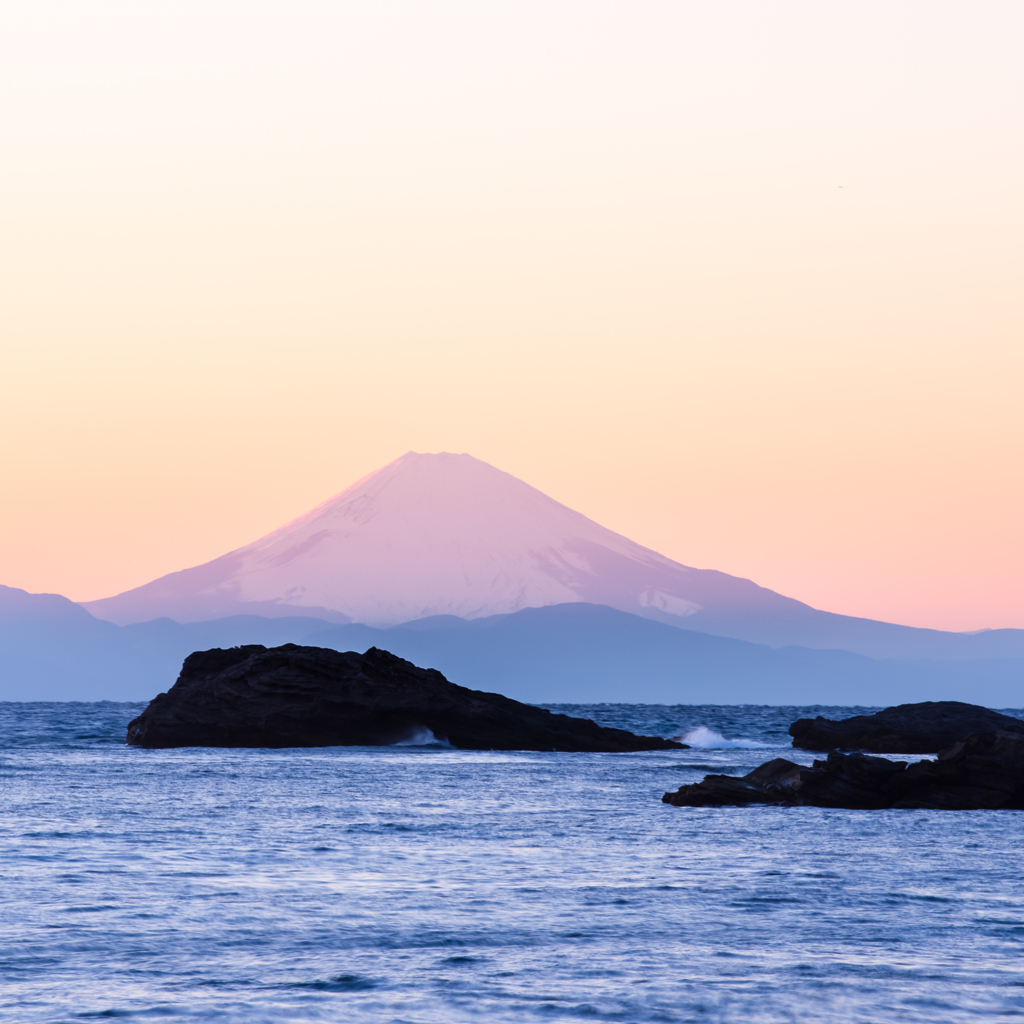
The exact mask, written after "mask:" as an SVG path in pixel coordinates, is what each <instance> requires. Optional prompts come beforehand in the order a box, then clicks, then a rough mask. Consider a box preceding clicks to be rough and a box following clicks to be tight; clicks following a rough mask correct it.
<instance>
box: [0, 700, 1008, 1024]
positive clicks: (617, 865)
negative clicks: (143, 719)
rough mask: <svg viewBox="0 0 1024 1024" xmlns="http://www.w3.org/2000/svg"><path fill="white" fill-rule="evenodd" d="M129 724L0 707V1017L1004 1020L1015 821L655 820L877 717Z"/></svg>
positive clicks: (617, 708) (73, 710)
mask: <svg viewBox="0 0 1024 1024" xmlns="http://www.w3.org/2000/svg"><path fill="white" fill-rule="evenodd" d="M142 707H143V705H140V704H113V703H97V704H0V738H2V748H0V799H2V806H3V816H2V819H0V865H2V872H3V888H2V892H0V907H2V916H3V929H2V931H0V1019H3V1020H5V1021H8V1020H9V1021H17V1022H19V1024H30V1022H81V1021H83V1020H103V1019H109V1018H126V1019H129V1020H138V1021H149V1020H167V1019H169V1020H180V1021H217V1022H228V1024H234V1022H239V1024H242V1022H245V1024H261V1022H267V1024H271V1022H273V1024H287V1022H291V1021H332V1022H333V1021H337V1022H342V1021H344V1022H346V1024H348V1022H355V1024H360V1022H373V1024H385V1022H396V1024H397V1022H401V1024H450V1022H462V1021H467V1022H468V1021H481V1022H483V1021H486V1022H496V1024H500V1022H506V1021H508V1022H524V1021H556V1020H573V1021H574V1020H586V1021H621V1022H629V1024H632V1022H646V1021H657V1022H677V1021H678V1022H683V1021H697V1022H719V1021H730V1022H732V1021H736V1022H739V1021H744V1022H765V1024H769V1022H771V1024H774V1022H794V1021H798V1022H801V1024H806V1022H809V1021H828V1022H847V1021H849V1022H864V1021H884V1022H915V1024H916V1022H921V1024H925V1022H926V1024H935V1022H936V1021H942V1022H945V1024H958V1022H962V1021H981V1020H985V1021H988V1020H990V1019H991V1018H993V1017H995V1016H1002V1017H1015V1016H1021V1015H1024V973H1022V972H1021V962H1022V959H1021V958H1022V955H1024V872H1022V867H1021V849H1022V838H1024V814H1022V813H1021V812H1013V811H958V812H946V813H942V812H935V811H919V810H914V811H845V810H825V809H820V808H778V807H750V808H745V809H742V808H673V807H669V806H667V805H664V804H662V803H661V802H660V799H661V795H662V793H663V792H665V791H666V790H669V789H675V788H676V787H678V786H679V785H680V784H682V783H684V782H693V781H697V780H698V779H700V778H701V777H703V775H704V774H705V773H706V772H709V771H715V772H724V773H727V774H741V773H743V772H746V771H749V770H750V769H751V768H752V767H754V766H755V765H757V764H760V763H761V762H763V761H765V760H767V759H768V758H770V757H776V756H779V755H780V754H782V755H783V756H787V757H790V758H791V759H792V760H795V761H799V762H801V763H810V761H811V760H812V758H813V755H810V754H804V753H802V752H800V751H783V750H780V749H779V748H780V747H783V746H786V745H788V736H787V735H786V729H787V727H788V725H789V723H790V722H791V721H792V720H793V719H794V718H796V717H799V716H801V715H813V714H817V713H822V714H826V715H830V716H836V717H846V716H848V715H850V714H853V713H857V712H861V711H864V710H868V709H851V708H842V709H840V708H776V707H715V706H707V707H694V706H685V707H668V706H653V705H647V706H645V705H628V704H622V705H610V704H604V705H587V706H582V705H573V706H558V707H555V706H552V709H553V710H558V711H564V712H567V713H570V714H582V715H585V716H587V717H593V718H595V719H596V720H598V721H599V722H601V723H602V724H604V725H615V726H619V727H623V728H629V729H633V730H635V731H639V732H648V733H656V734H659V735H663V736H684V735H690V736H692V737H694V738H695V739H697V738H699V739H700V741H701V745H700V746H699V747H698V746H694V747H693V749H690V750H685V751H675V752H645V753H640V754H555V753H551V754H540V753H499V752H490V753H488V752H484V753H478V752H469V751H458V750H453V749H451V748H448V747H444V746H441V745H438V744H435V745H432V746H423V747H415V746H404V747H391V748H376V749H373V748H362V747H360V748H353V747H349V748H327V749H313V750H275V751H265V750H264V751H258V750H203V749H191V750H165V751H162V750H156V751H149V750H138V749H135V748H129V747H126V746H124V744H123V739H124V730H125V725H126V723H127V722H128V720H129V719H130V718H132V717H133V716H134V715H135V714H137V713H138V711H140V710H141V708H142ZM1010 713H1015V714H1019V715H1020V716H1021V717H1024V712H1010ZM740 741H742V745H735V744H737V743H738V742H740Z"/></svg>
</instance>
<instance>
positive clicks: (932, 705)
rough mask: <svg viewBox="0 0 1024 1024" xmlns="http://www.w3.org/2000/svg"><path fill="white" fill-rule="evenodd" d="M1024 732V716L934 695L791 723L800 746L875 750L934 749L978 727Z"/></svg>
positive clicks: (927, 751) (911, 751)
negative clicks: (843, 715)
mask: <svg viewBox="0 0 1024 1024" xmlns="http://www.w3.org/2000/svg"><path fill="white" fill-rule="evenodd" d="M996 729H1001V730H1003V731H1004V732H1024V721H1022V720H1021V719H1019V718H1013V717H1012V716H1010V715H1003V714H1000V713H999V712H998V711H991V710H990V709H989V708H983V707H979V706H978V705H977V704H964V703H962V702H961V701H958V700H934V701H933V700H929V701H923V702H921V703H920V704H897V705H896V706H895V707H891V708H886V709H885V710H884V711H879V712H877V713H876V714H874V715H856V716H854V717H853V718H843V719H840V720H838V721H835V720H833V719H830V718H823V717H822V716H821V715H818V717H817V718H799V719H797V720H796V721H795V722H794V723H793V724H792V725H791V726H790V727H789V735H790V736H792V737H793V746H794V747H796V748H797V749H798V750H823V751H824V750H870V751H871V752H872V753H874V754H934V753H935V752H936V751H938V750H944V749H945V748H946V747H950V746H952V745H953V744H954V743H956V742H957V741H958V740H962V739H963V738H964V737H966V736H969V735H970V734H971V733H972V732H992V731H994V730H996Z"/></svg>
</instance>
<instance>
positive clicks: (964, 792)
mask: <svg viewBox="0 0 1024 1024" xmlns="http://www.w3.org/2000/svg"><path fill="white" fill-rule="evenodd" d="M662 800H663V801H664V802H665V803H667V804H672V805H673V806H675V807H713V806H722V805H725V804H790V805H803V806H812V807H849V808H854V809H863V810H878V809H882V808H887V807H893V808H910V807H919V808H928V809H931V810H950V811H958V810H979V809H985V810H1000V809H1007V810H1024V733H1021V732H1003V731H1002V730H996V731H994V732H984V733H973V734H972V735H970V736H968V737H967V738H966V739H963V740H961V741H959V742H958V743H955V744H954V745H953V746H952V747H950V748H948V749H947V750H943V751H941V752H940V753H939V756H938V758H937V760H935V761H916V762H914V763H913V764H909V765H908V764H907V762H906V761H890V760H889V759H888V758H884V757H871V756H870V755H868V754H859V753H855V754H843V753H840V752H839V751H837V750H833V751H832V752H831V753H830V754H829V755H828V759H827V760H825V761H815V762H814V764H813V766H812V767H810V768H806V767H803V766H802V765H798V764H794V763H793V762H792V761H787V760H786V759H785V758H782V757H777V758H775V759H774V760H773V761H768V762H767V763H766V764H763V765H761V766H760V767H759V768H755V769H754V770H753V771H752V772H750V773H749V774H747V775H744V776H743V777H742V778H735V777H733V776H728V775H708V776H705V778H704V781H703V782H697V783H694V784H693V785H690V786H681V787H680V788H679V790H678V792H675V793H666V794H665V795H664V796H663V797H662Z"/></svg>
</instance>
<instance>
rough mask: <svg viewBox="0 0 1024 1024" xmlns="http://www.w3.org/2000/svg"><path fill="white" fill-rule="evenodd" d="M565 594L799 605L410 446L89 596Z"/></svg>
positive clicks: (450, 600)
mask: <svg viewBox="0 0 1024 1024" xmlns="http://www.w3.org/2000/svg"><path fill="white" fill-rule="evenodd" d="M574 601H589V602H592V603H595V604H605V605H610V606H611V607H613V608H618V609H621V610H623V611H629V612H633V613H635V614H641V615H646V616H648V617H652V618H660V619H663V620H665V621H673V622H681V621H685V620H687V619H689V618H690V617H691V616H693V615H695V614H696V613H698V612H701V611H702V610H709V609H715V608H722V609H723V610H724V609H728V610H730V611H733V612H735V611H739V610H741V609H750V610H753V609H755V608H761V609H763V610H767V609H768V608H777V607H779V606H799V607H802V608H806V607H807V606H806V605H800V604H799V602H796V601H791V600H790V599H788V598H784V597H781V596H780V595H778V594H775V593H773V592H772V591H770V590H765V589H764V588H762V587H758V586H756V585H755V584H753V583H751V582H750V581H749V580H743V579H738V578H736V577H734V576H727V575H726V574H724V573H719V572H714V571H709V570H700V569H691V568H688V567H687V566H684V565H680V564H679V563H678V562H674V561H672V559H670V558H665V557H664V556H663V555H659V554H658V553H657V552H655V551H651V550H650V549H648V548H645V547H642V546H641V545H639V544H636V543H634V542H633V541H631V540H629V539H627V538H626V537H623V536H621V535H619V534H617V533H613V532H612V531H611V530H608V529H605V528H604V527H603V526H600V525H598V524H597V523H595V522H593V521H592V520H590V519H588V518H587V517H586V516H583V515H580V513H578V512H574V511H573V510H572V509H570V508H567V507H566V506H565V505H562V504H559V502H557V501H554V500H553V499H552V498H549V497H548V496H547V495H545V494H543V493H541V492H540V491H538V490H537V489H536V488H534V487H531V486H529V484H526V483H523V481H521V480H517V479H516V478H515V477H513V476H511V475H510V474H508V473H504V472H502V471H501V470H499V469H495V468H494V467H493V466H490V465H488V464H487V463H486V462H481V461H480V460H479V459H475V458H473V457H472V456H470V455H452V454H448V453H442V454H437V455H422V454H418V453H416V452H408V453H407V454H405V455H403V456H402V457H401V458H399V459H396V460H395V461H394V462H392V463H391V464H390V465H387V466H385V467H384V468H383V469H380V470H378V471H377V472H375V473H372V474H370V475H369V476H367V477H364V478H363V479H362V480H359V481H358V482H357V483H355V484H353V485H352V486H351V487H349V488H348V489H347V490H344V491H342V492H341V493H340V494H338V495H336V496H335V497H333V498H331V499H329V500H328V501H326V502H324V503H323V504H322V505H320V506H318V507H317V508H315V509H313V510H312V511H311V512H308V513H307V514H306V515H304V516H300V517H299V518H298V519H296V520H294V521H293V522H291V523H288V524H286V525H285V526H282V527H281V528H280V529H278V530H275V531H274V532H273V533H270V534H268V535H267V536H266V537H262V538H261V539H259V540H257V541H255V542H254V543H252V544H249V545H247V546H245V547H243V548H239V549H238V550H237V551H232V552H230V553H229V554H226V555H224V556H222V557H221V558H217V559H215V560H214V561H212V562H208V563H206V564H205V565H200V566H197V567H195V568H192V569H186V570H184V571H183V572H176V573H171V574H170V575H168V576H164V577H161V578H160V579H158V580H155V581H154V582H152V583H149V584H146V585H145V586H142V587H138V588H136V589H135V590H130V591H127V592H126V593H124V594H120V595H118V596H116V597H111V598H105V599H103V600H99V601H92V602H89V603H87V604H86V605H85V607H87V608H88V609H89V610H90V611H91V612H92V613H93V614H94V615H96V616H97V617H99V618H103V619H107V620H110V621H113V622H116V623H119V624H124V623H129V622H141V621H145V620H148V619H153V618H157V617H159V616H167V617H169V618H172V619H176V620H178V621H181V622H187V621H200V620H204V619H211V618H216V617H220V616H225V615H235V614H243V613H250V614H251V613H255V614H263V615H288V614H301V615H317V616H320V617H322V618H330V619H333V620H334V621H338V622H345V621H355V622H363V623H367V624H369V625H374V626H389V625H394V624H396V623H399V622H406V621H409V620H410V619H416V618H421V617H424V616H428V615H456V616H459V617H460V618H465V619H474V618H479V617H482V616H487V615H496V614H501V613H507V612H515V611H518V610H519V609H521V608H529V607H540V606H544V605H553V604H563V603H566V602H574ZM698 628H699V627H698Z"/></svg>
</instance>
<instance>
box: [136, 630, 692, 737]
mask: <svg viewBox="0 0 1024 1024" xmlns="http://www.w3.org/2000/svg"><path fill="white" fill-rule="evenodd" d="M428 730H429V732H428ZM431 733H432V734H433V736H434V737H436V738H437V739H439V740H445V741H447V742H448V743H450V744H451V745H452V746H453V747H459V748H462V749H465V750H565V751H612V752H626V751H634V750H672V749H679V748H682V747H684V746H685V744H681V743H676V742H675V741H674V740H666V739H661V738H660V737H657V736H636V735H634V734H633V733H631V732H627V731H626V730H624V729H607V728H603V727H602V726H599V725H597V724H596V723H595V722H591V721H590V720H589V719H586V718H570V717H569V716H568V715H556V714H552V713H551V712H550V711H545V710H544V709H543V708H538V707H533V706H532V705H529V704H520V703H519V701H515V700H511V699H509V698H508V697H503V696H501V695H500V694H497V693H483V692H481V691H479V690H469V689H467V688H466V687H464V686H457V685H456V684H455V683H450V682H449V681H448V680H447V679H445V677H444V676H443V675H441V673H440V672H436V671H434V670H433V669H423V668H417V667H416V666H415V665H413V664H412V663H411V662H408V661H404V660H403V659H402V658H398V657H396V656H395V655H393V654H389V653H388V652H387V651H381V650H378V649H377V648H375V647H371V648H370V650H368V651H367V652H366V653H365V654H357V653H355V652H354V651H349V652H348V653H346V654H342V653H339V652H338V651H332V650H329V649H327V648H323V647H299V646H297V645H296V644H285V645H284V646H283V647H272V648H266V647H263V646H262V645H259V644H255V645H252V646H248V647H234V648H231V649H230V650H220V649H215V650H212V651H200V652H197V653H195V654H190V655H189V656H188V657H187V658H186V659H185V663H184V665H183V666H182V669H181V675H180V676H179V677H178V681H177V682H176V683H175V684H174V686H172V687H171V689H170V690H169V691H168V692H167V693H161V694H160V695H159V696H157V697H156V698H154V699H153V700H152V701H150V703H149V706H148V707H147V708H146V710H145V711H143V712H142V714H141V715H139V717H138V718H136V719H134V720H133V721H132V722H130V723H129V725H128V736H127V742H128V743H129V744H131V745H133V746H138V747H327V746H380V745H390V744H394V743H401V742H410V741H412V742H415V741H416V740H417V738H418V737H428V738H429V736H430V734H431Z"/></svg>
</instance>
